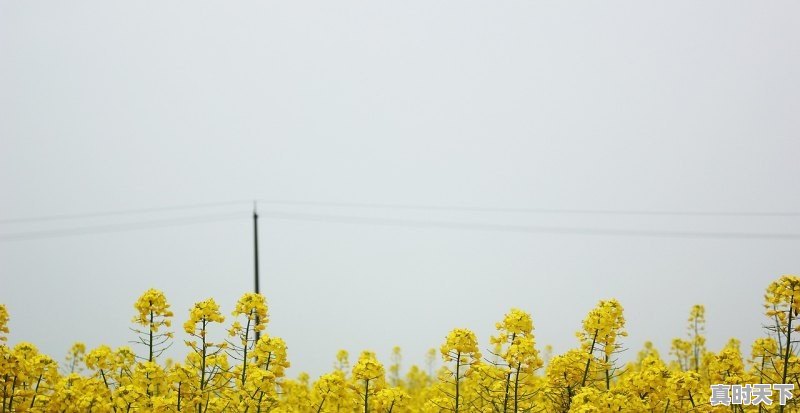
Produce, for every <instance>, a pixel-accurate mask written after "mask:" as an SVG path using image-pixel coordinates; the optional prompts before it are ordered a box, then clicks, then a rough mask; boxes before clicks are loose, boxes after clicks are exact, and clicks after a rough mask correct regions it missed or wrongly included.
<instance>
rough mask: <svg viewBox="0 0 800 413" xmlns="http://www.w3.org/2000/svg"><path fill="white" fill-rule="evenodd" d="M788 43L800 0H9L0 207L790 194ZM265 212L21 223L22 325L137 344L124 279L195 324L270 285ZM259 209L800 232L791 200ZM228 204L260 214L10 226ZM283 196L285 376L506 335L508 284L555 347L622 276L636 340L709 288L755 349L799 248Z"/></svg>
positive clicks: (56, 348)
mask: <svg viewBox="0 0 800 413" xmlns="http://www.w3.org/2000/svg"><path fill="white" fill-rule="evenodd" d="M797 39H800V5H799V4H798V3H797V2H790V1H770V2H752V1H730V0H725V1H703V2H697V1H669V2H640V1H625V2H620V1H611V2H561V1H552V2H540V1H500V2H498V1H491V2H490V1H482V2H475V1H463V0H460V1H427V0H426V1H391V2H390V1H344V0H337V1H319V2H308V1H280V2H278V1H254V2H243V1H242V2H198V1H170V2H163V1H137V2H117V1H106V0H104V1H83V2H62V1H36V2H33V1H5V0H3V1H0V193H1V194H2V195H0V198H1V199H2V201H0V219H5V220H8V219H16V218H24V217H38V216H49V215H56V214H73V213H85V212H94V211H116V210H125V209H139V208H151V207H162V206H170V205H188V204H199V203H213V202H225V201H232V200H250V199H254V198H260V199H284V200H299V201H313V202H352V203H380V204H392V205H407V204H424V205H433V206H481V207H498V208H544V209H570V210H574V209H591V210H645V211H653V210H659V211H712V212H713V211H777V212H798V211H800V191H798V177H800V162H799V161H798V160H799V155H800V136H799V135H798V132H799V131H800V116H798V113H800V75H799V74H800V42H798V41H797ZM250 208H251V207H250V205H249V204H247V202H244V203H238V204H230V205H225V206H218V207H213V208H211V207H209V208H194V209H186V210H174V211H166V212H161V213H148V214H129V215H114V216H105V217H96V218H91V219H88V218H87V219H73V220H39V221H33V222H8V221H4V222H0V302H2V303H5V304H6V305H7V306H8V309H9V312H10V314H11V317H12V319H11V324H10V328H11V337H10V342H11V343H12V344H13V343H17V342H20V341H32V342H34V343H36V345H37V346H39V348H40V349H41V350H43V351H45V352H47V353H50V354H51V355H53V356H54V357H57V358H62V357H63V355H64V353H65V352H66V350H67V348H68V347H69V345H70V343H72V342H73V341H76V340H83V341H85V342H86V343H87V345H88V346H90V347H93V346H96V345H98V344H100V343H107V344H110V345H112V346H119V345H124V344H126V343H127V341H129V340H132V339H133V336H132V333H131V332H130V331H129V330H128V327H129V326H130V319H131V317H133V311H134V310H133V307H132V305H133V302H134V301H135V299H136V297H137V296H138V295H139V294H140V293H141V292H143V291H144V290H145V289H147V288H150V287H155V288H159V289H162V290H163V291H164V292H165V293H166V295H167V297H168V299H169V300H170V302H171V303H172V304H173V309H174V311H175V313H176V327H177V328H178V329H180V325H181V324H182V323H183V321H184V320H185V318H186V315H187V312H188V308H189V307H190V306H191V304H192V303H193V302H195V301H199V300H201V299H205V298H207V297H209V296H213V297H214V298H215V299H216V300H217V301H218V302H219V303H220V304H221V305H222V307H223V310H224V312H225V313H226V316H230V311H232V309H233V305H234V303H235V302H236V300H237V298H238V296H239V295H241V294H242V293H243V292H246V291H248V290H249V289H250V288H252V278H251V277H252V268H253V263H252V260H253V251H252V231H251V222H250V219H249V211H250ZM260 209H261V210H262V212H264V213H267V212H269V211H281V212H284V213H292V214H317V215H347V216H357V217H376V218H381V219H383V218H390V219H404V220H415V221H437V222H439V221H443V222H458V223H480V224H492V225H495V224H497V225H513V226H526V227H528V226H534V227H558V228H562V227H563V228H601V229H613V230H636V231H638V230H653V231H682V232H715V233H720V232H737V233H795V234H797V233H799V232H800V217H798V216H794V217H792V216H767V217H764V216H717V215H708V216H688V215H678V216H671V215H663V216H653V215H627V214H620V215H609V214H552V213H519V212H516V213H512V212H490V211H483V212H469V211H461V210H454V209H441V210H408V209H387V208H381V209H375V208H347V207H333V206H325V205H323V206H301V205H288V204H267V203H262V204H261V205H260ZM223 213H224V214H227V213H239V218H235V219H228V220H223V221H214V222H203V223H195V224H192V225H182V226H175V227H168V228H146V229H138V230H135V231H125V232H122V231H117V232H107V233H91V234H84V235H70V236H56V235H64V234H58V233H53V232H49V233H48V234H50V235H48V236H37V237H34V238H31V239H18V238H17V239H12V238H9V237H8V234H19V233H25V234H30V233H32V232H34V231H52V230H60V229H69V228H84V227H95V226H107V225H111V226H115V225H118V224H120V223H134V224H133V225H134V226H136V227H138V226H140V224H139V223H141V222H143V221H153V220H175V222H180V220H183V219H186V218H187V217H195V216H202V217H207V216H208V215H210V214H223ZM268 215H269V214H266V215H265V216H264V217H263V218H262V219H261V221H260V224H261V232H260V234H261V260H262V267H261V270H262V273H263V279H262V285H263V291H264V293H265V295H266V296H267V299H268V302H269V306H270V313H271V321H270V324H269V327H268V332H269V333H270V334H274V335H278V336H281V337H283V338H284V339H285V340H286V342H287V344H288V346H289V358H290V360H291V362H292V364H293V368H292V372H291V374H296V373H297V372H299V371H301V370H304V371H309V372H311V373H312V374H314V375H316V374H320V373H323V372H325V371H326V370H328V369H329V368H330V367H331V365H332V362H333V360H334V356H335V353H336V351H337V350H338V349H339V348H346V349H348V350H350V351H351V353H353V354H354V356H355V355H357V353H358V352H360V351H361V350H363V349H372V350H375V351H377V352H378V354H379V355H380V356H381V357H382V358H383V360H384V362H386V363H388V362H389V360H388V357H387V356H388V353H389V351H390V349H391V348H392V346H394V345H399V346H401V347H402V348H403V349H404V353H405V363H406V366H407V365H408V364H410V363H412V362H416V363H422V362H423V360H424V353H425V351H426V349H428V348H430V347H438V346H439V345H440V344H441V343H442V342H443V340H444V336H445V335H446V334H447V332H448V331H449V330H450V329H452V328H454V327H469V328H472V329H474V330H475V331H476V332H477V333H478V334H479V336H480V339H481V344H482V346H483V347H484V348H486V347H488V345H489V343H488V337H489V335H490V334H491V333H492V331H493V328H494V322H496V321H498V320H500V319H501V318H502V316H503V314H504V313H505V312H506V311H507V310H508V309H509V308H511V307H513V306H516V307H519V308H522V309H524V310H526V311H529V312H531V313H532V315H533V319H534V324H535V326H536V330H535V333H536V338H537V343H539V345H540V347H541V346H543V345H545V344H552V345H553V346H554V348H555V351H556V352H557V353H558V352H562V351H565V350H567V349H569V348H571V347H573V346H575V345H576V344H577V343H576V339H575V337H574V332H575V331H576V330H577V329H579V328H580V322H581V320H582V319H583V317H584V316H585V314H586V313H587V312H588V311H589V310H590V309H591V308H592V307H593V306H595V305H596V303H597V301H598V300H600V299H607V298H611V297H616V298H617V299H619V300H620V301H621V303H622V304H623V306H624V307H625V315H626V318H627V320H628V324H627V329H628V331H629V332H630V336H629V337H627V338H626V339H625V341H624V343H625V345H626V347H628V348H630V349H631V353H632V354H635V352H636V351H638V350H639V349H640V348H641V345H642V343H643V342H644V341H645V340H652V341H653V342H654V343H655V344H656V346H657V347H658V349H659V350H661V352H662V355H664V356H666V355H667V353H668V350H669V343H670V341H671V339H672V338H673V337H679V336H684V335H685V324H686V318H687V316H688V311H689V308H690V307H691V305H692V304H695V303H703V304H705V305H706V308H707V318H708V335H709V346H710V348H711V349H714V350H718V349H719V348H720V347H721V346H722V345H723V344H724V343H725V342H726V341H727V339H728V338H729V337H734V336H736V337H739V338H741V339H742V340H743V347H744V348H745V349H746V353H749V346H750V343H751V341H752V340H753V339H754V338H756V337H758V336H759V335H760V334H762V330H761V324H762V322H764V320H765V318H764V317H763V315H762V307H761V303H762V297H763V294H764V290H765V288H766V287H767V285H768V284H769V283H770V282H771V281H772V280H774V279H776V278H777V277H779V276H780V275H781V274H784V273H797V272H798V269H799V268H800V254H798V251H799V250H800V240H798V239H794V240H792V239H783V240H776V239H758V238H755V239H733V238H732V239H717V238H690V239H686V238H674V237H643V236H620V235H597V234H569V233H568V234H557V233H550V232H545V233H537V232H512V231H496V230H491V229H476V228H472V227H463V228H461V229H453V228H449V229H448V228H442V227H426V226H421V225H409V226H403V225H391V226H384V225H373V224H369V223H366V222H365V223H337V222H331V221H333V220H332V219H328V222H325V220H322V221H320V220H316V221H314V220H311V221H302V220H292V219H285V218H286V216H283V218H280V219H278V218H275V217H269V216H268ZM215 216H216V215H215ZM295 217H298V216H297V215H295ZM301 217H302V216H301ZM202 219H205V218H202ZM3 237H5V238H3ZM228 321H229V320H228ZM222 330H223V327H219V331H222ZM177 337H178V343H177V344H176V346H175V349H176V351H177V350H178V349H180V348H181V347H183V346H182V344H181V339H182V338H183V334H182V333H179V334H178V336H177ZM180 351H183V350H180Z"/></svg>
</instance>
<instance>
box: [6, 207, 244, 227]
mask: <svg viewBox="0 0 800 413" xmlns="http://www.w3.org/2000/svg"><path fill="white" fill-rule="evenodd" d="M251 202H253V201H223V202H208V203H199V204H183V205H169V206H161V207H150V208H138V209H119V210H111V211H96V212H82V213H77V214H57V215H43V216H36V217H23V218H6V219H0V223H3V224H16V223H23V222H38V221H60V220H74V219H85V218H101V217H109V216H117V215H137V214H147V213H152V212H169V211H185V210H190V209H200V208H213V207H221V206H230V205H241V204H244V203H251Z"/></svg>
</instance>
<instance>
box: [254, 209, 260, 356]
mask: <svg viewBox="0 0 800 413" xmlns="http://www.w3.org/2000/svg"><path fill="white" fill-rule="evenodd" d="M253 252H254V254H253V256H254V257H255V287H256V294H260V293H261V288H260V286H259V285H258V211H257V210H256V202H255V201H253ZM258 321H259V320H258V316H256V324H258ZM259 338H261V332H260V331H256V342H258V339H259Z"/></svg>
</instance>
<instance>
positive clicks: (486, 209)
mask: <svg viewBox="0 0 800 413" xmlns="http://www.w3.org/2000/svg"><path fill="white" fill-rule="evenodd" d="M254 201H257V202H259V203H261V204H267V205H289V206H305V207H335V208H362V209H384V210H385V209H391V210H419V211H453V212H481V213H514V214H521V213H530V214H553V215H556V214H565V215H630V216H637V215H638V216H701V217H714V216H716V217H800V211H701V210H682V211H681V210H644V209H590V208H533V207H494V206H469V205H430V204H392V203H369V202H336V201H302V200H285V199H266V198H258V199H255V200H234V201H222V202H207V203H195V204H183V205H170V206H161V207H149V208H137V209H120V210H108V211H94V212H84V213H72V214H55V215H42V216H31V217H18V218H0V224H18V223H33V222H45V221H58V220H77V219H90V218H103V217H110V216H124V215H140V214H147V213H155V212H169V211H182V210H193V209H207V208H216V207H224V206H233V205H245V204H251V203H252V202H254Z"/></svg>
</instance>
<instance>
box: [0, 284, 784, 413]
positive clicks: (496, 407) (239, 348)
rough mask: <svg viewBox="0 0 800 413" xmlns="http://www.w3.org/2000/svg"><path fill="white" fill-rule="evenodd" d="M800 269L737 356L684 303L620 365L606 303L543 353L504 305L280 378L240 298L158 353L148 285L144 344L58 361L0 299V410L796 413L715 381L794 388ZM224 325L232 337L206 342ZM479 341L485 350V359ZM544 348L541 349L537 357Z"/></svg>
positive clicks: (160, 300) (613, 307)
mask: <svg viewBox="0 0 800 413" xmlns="http://www.w3.org/2000/svg"><path fill="white" fill-rule="evenodd" d="M798 301H800V277H797V276H794V275H786V276H783V277H781V278H780V279H778V280H776V281H775V282H773V283H771V284H770V285H769V286H768V288H767V293H766V296H765V315H766V319H765V325H766V328H765V333H766V334H765V336H764V337H761V338H758V339H757V340H755V342H754V343H752V346H751V347H750V348H749V355H748V354H743V353H744V352H743V350H742V345H741V343H740V342H739V341H738V340H736V339H731V340H729V341H728V343H727V344H726V345H725V346H723V347H722V348H720V349H718V350H715V351H710V350H709V349H707V348H706V338H705V324H706V318H705V308H704V307H703V306H701V305H695V306H693V307H691V308H690V309H689V317H688V323H687V331H688V334H687V335H684V336H683V337H679V338H676V339H674V340H673V341H672V348H671V349H670V352H669V356H668V357H667V358H662V356H661V354H660V353H659V351H658V350H657V349H656V347H655V346H654V345H653V344H652V343H649V342H648V343H646V344H645V345H644V348H643V349H641V351H639V352H638V353H634V354H635V357H634V358H635V360H630V361H628V362H627V363H625V364H623V363H622V362H620V361H619V360H618V359H617V357H616V355H617V354H618V353H619V352H621V351H623V350H624V349H625V347H624V345H623V344H624V343H623V339H624V337H626V335H627V333H626V331H625V317H624V314H623V307H622V305H621V304H620V303H619V302H617V301H616V300H613V299H610V300H602V301H600V302H599V303H598V304H597V306H596V307H595V308H594V309H592V310H590V311H589V313H588V315H587V316H586V318H585V319H584V320H583V323H582V324H581V325H580V331H579V332H578V333H577V338H578V340H577V341H576V342H575V343H574V346H572V348H568V349H565V351H563V352H561V353H560V354H555V355H553V356H552V357H551V355H550V354H551V353H552V348H550V347H549V346H546V347H545V351H543V352H540V351H539V349H538V348H537V343H536V338H535V337H534V334H533V332H534V323H533V320H532V317H531V315H530V314H529V313H527V312H525V311H523V310H521V309H519V308H512V309H511V310H510V311H508V312H507V313H506V314H505V315H504V316H503V317H502V320H501V321H500V322H498V323H496V324H495V329H496V331H495V333H494V334H492V335H491V337H490V338H489V340H488V341H487V342H486V343H485V345H486V347H485V348H484V347H482V345H481V342H480V341H479V340H478V337H477V335H476V334H475V333H474V332H473V331H471V330H469V329H466V328H457V329H454V330H452V331H450V332H449V333H448V334H446V335H445V336H444V337H443V343H442V344H441V346H440V347H439V349H438V350H439V351H438V353H440V355H441V359H440V362H442V361H443V363H442V365H441V366H440V367H439V368H438V369H436V366H435V364H436V363H437V361H436V353H437V351H436V349H435V348H434V349H430V350H429V351H428V352H427V353H426V354H425V359H426V361H425V365H424V366H417V365H412V366H410V367H408V368H407V370H406V372H405V375H403V368H402V365H401V360H402V354H401V349H400V348H399V347H395V348H392V349H387V350H390V351H387V354H390V356H389V361H390V364H388V366H389V368H388V369H385V368H384V365H383V364H382V363H381V361H380V360H379V358H378V356H377V354H376V353H375V352H373V351H362V352H361V353H360V356H359V357H358V359H357V361H356V362H355V363H353V364H352V368H351V363H350V353H348V352H347V351H345V350H341V351H339V352H338V353H337V354H336V355H335V361H334V362H333V369H332V370H331V371H330V372H328V373H325V374H322V375H321V376H319V377H318V378H316V379H315V380H312V378H311V377H309V376H308V375H307V374H305V373H300V374H299V375H298V376H297V377H295V378H290V377H287V369H288V368H289V367H290V362H289V352H288V346H287V343H286V342H285V341H284V340H283V339H282V338H280V337H277V336H274V335H271V334H268V331H267V324H268V320H269V319H268V311H267V310H268V309H267V305H266V300H265V299H264V297H263V296H261V295H258V294H250V293H248V294H244V295H243V296H242V297H241V299H240V300H239V301H238V302H237V303H236V304H235V305H234V307H233V311H232V316H233V321H232V323H231V324H230V325H228V326H220V325H219V324H221V323H224V322H225V318H224V317H223V315H222V311H221V309H220V306H219V305H218V304H217V303H216V302H215V301H214V300H213V299H208V300H205V301H201V302H198V303H196V304H195V305H194V306H192V308H191V309H190V310H189V314H188V317H187V319H186V321H185V323H184V324H183V327H184V329H183V332H181V334H183V333H185V334H186V335H188V339H187V340H185V341H184V342H185V344H186V346H187V348H188V350H189V351H188V354H187V355H186V358H185V359H183V360H179V361H173V360H166V361H163V360H159V359H158V358H157V356H158V355H159V354H160V351H161V350H163V348H165V347H167V346H169V345H171V344H173V341H174V340H175V339H174V338H173V335H172V332H170V331H166V330H168V329H169V327H170V321H171V318H172V317H173V314H172V312H171V311H170V306H169V304H168V302H167V299H166V297H165V295H164V294H163V293H162V292H160V291H158V290H148V291H146V292H145V293H144V294H143V295H142V296H141V297H140V298H139V299H138V300H137V301H136V303H135V304H134V307H135V309H136V313H135V317H134V318H133V322H134V323H135V325H137V326H140V327H141V328H142V329H141V330H136V329H134V331H136V332H137V333H138V334H139V337H138V340H137V341H135V343H137V344H139V345H144V349H145V351H144V352H143V353H139V354H137V351H135V350H134V348H135V349H141V348H142V347H140V346H135V347H134V348H130V347H126V346H123V347H119V348H111V347H109V346H107V345H99V346H97V347H95V348H91V349H87V347H86V346H85V345H84V344H83V343H75V344H74V345H73V346H72V347H71V348H70V349H69V350H68V353H67V356H66V358H65V359H64V362H62V363H61V364H59V363H58V362H56V361H55V360H54V359H53V358H51V357H49V356H47V355H45V354H41V353H40V352H39V350H38V349H37V348H36V346H35V345H33V344H31V343H27V342H17V343H14V344H13V345H9V344H7V341H8V340H7V334H8V333H9V329H8V320H9V314H8V311H7V309H6V307H5V306H3V305H0V401H1V402H2V404H0V412H2V413H6V412H8V413H11V412H39V413H49V412H66V413H78V412H81V413H82V412H90V411H91V412H97V413H112V412H114V413H116V412H134V411H139V412H158V413H167V412H169V413H172V412H197V413H217V412H241V413H257V412H274V413H333V412H338V413H361V412H363V413H412V412H413V413H417V412H422V413H441V412H453V413H458V412H464V413H467V412H469V413H472V412H475V413H483V412H504V413H511V412H514V413H517V412H554V413H567V412H581V413H590V412H591V413H595V412H599V413H605V412H631V413H633V412H666V413H681V412H728V411H737V412H751V411H752V412H756V411H759V412H772V411H777V412H783V413H788V412H798V411H800V405H798V402H797V400H795V399H790V400H789V401H788V404H787V405H786V406H777V405H774V406H764V405H761V406H758V407H756V406H746V405H745V406H736V407H734V406H714V405H712V404H711V403H710V396H711V390H710V386H711V385H712V384H720V385H726V386H731V387H732V388H738V387H740V386H743V385H746V384H758V383H790V384H792V383H793V384H796V383H800V327H798V326H800V320H798V317H799V316H800V303H798ZM225 329H227V330H228V332H229V336H228V337H229V339H228V340H229V341H225V342H216V341H214V340H213V339H212V337H218V334H219V333H220V332H221V331H224V330H225ZM482 349H483V350H485V351H486V354H488V357H487V358H484V357H483V355H482V354H483V351H482ZM542 354H544V356H542Z"/></svg>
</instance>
